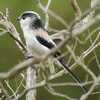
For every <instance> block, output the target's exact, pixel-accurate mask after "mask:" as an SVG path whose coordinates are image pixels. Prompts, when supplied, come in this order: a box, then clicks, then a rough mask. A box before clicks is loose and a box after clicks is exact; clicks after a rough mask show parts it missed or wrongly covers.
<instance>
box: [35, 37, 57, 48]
mask: <svg viewBox="0 0 100 100" xmlns="http://www.w3.org/2000/svg"><path fill="white" fill-rule="evenodd" d="M36 39H37V40H38V42H39V43H40V44H42V45H43V46H45V47H47V48H48V49H52V48H54V47H55V44H54V43H53V41H51V40H48V39H45V38H44V37H41V36H38V35H37V36H36Z"/></svg>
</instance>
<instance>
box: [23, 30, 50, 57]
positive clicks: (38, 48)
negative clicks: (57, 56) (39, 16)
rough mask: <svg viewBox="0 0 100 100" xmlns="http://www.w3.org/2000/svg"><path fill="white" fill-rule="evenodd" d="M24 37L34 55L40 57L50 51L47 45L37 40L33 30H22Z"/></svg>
mask: <svg viewBox="0 0 100 100" xmlns="http://www.w3.org/2000/svg"><path fill="white" fill-rule="evenodd" d="M24 37H25V40H26V45H27V48H28V50H29V51H30V52H31V53H32V54H33V56H34V57H36V58H37V57H38V58H40V57H42V56H44V55H46V54H47V53H48V52H49V51H50V50H49V49H48V48H47V47H45V46H43V45H42V44H40V43H39V42H38V41H37V39H36V37H35V36H34V33H33V32H29V33H25V32H24Z"/></svg>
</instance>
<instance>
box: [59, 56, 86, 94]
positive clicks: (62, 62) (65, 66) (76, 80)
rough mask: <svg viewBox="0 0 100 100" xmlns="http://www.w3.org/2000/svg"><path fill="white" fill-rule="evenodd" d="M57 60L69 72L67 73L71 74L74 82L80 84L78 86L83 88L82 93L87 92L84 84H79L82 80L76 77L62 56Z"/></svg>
mask: <svg viewBox="0 0 100 100" xmlns="http://www.w3.org/2000/svg"><path fill="white" fill-rule="evenodd" d="M58 61H59V62H60V63H61V65H62V66H63V67H64V68H65V69H66V70H67V71H68V72H69V74H70V75H71V77H72V78H73V79H74V81H75V82H77V83H78V84H79V86H80V88H81V89H82V90H83V92H84V93H86V92H87V89H86V87H85V86H82V85H80V83H82V81H81V80H80V78H79V77H77V76H76V75H75V74H74V73H73V72H72V71H71V70H70V69H69V67H68V66H67V65H66V63H65V60H64V58H59V59H58Z"/></svg>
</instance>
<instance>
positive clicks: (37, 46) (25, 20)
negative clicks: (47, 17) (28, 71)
mask: <svg viewBox="0 0 100 100" xmlns="http://www.w3.org/2000/svg"><path fill="white" fill-rule="evenodd" d="M18 20H19V22H20V26H21V29H22V31H23V33H24V38H25V40H26V45H27V47H28V49H29V51H30V52H31V53H32V55H33V56H34V57H35V58H36V59H37V58H42V56H44V55H46V54H48V53H49V52H50V51H51V49H52V48H54V47H56V44H55V43H54V41H53V40H52V39H51V38H50V36H49V35H48V32H47V31H46V30H45V29H44V27H43V24H42V21H41V18H40V16H39V15H38V14H37V13H36V12H33V11H25V12H24V13H23V14H21V16H19V17H18ZM57 55H58V53H55V54H54V55H52V56H54V57H57ZM58 61H59V62H60V64H61V65H62V66H63V68H64V69H66V70H67V71H68V72H69V73H70V75H71V77H72V78H73V79H74V80H75V81H76V82H77V83H78V84H80V83H81V80H80V78H78V77H77V76H76V75H75V74H74V73H73V72H72V71H71V70H70V69H69V68H68V66H67V65H66V63H65V62H64V59H63V58H61V59H58ZM80 87H81V88H82V90H83V92H84V93H85V92H86V89H85V87H83V86H81V85H80Z"/></svg>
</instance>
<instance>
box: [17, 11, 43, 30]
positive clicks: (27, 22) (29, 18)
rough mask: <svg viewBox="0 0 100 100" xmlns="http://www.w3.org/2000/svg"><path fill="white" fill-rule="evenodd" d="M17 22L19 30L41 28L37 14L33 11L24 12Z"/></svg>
mask: <svg viewBox="0 0 100 100" xmlns="http://www.w3.org/2000/svg"><path fill="white" fill-rule="evenodd" d="M18 21H19V22H20V25H21V28H22V29H23V28H25V27H29V28H34V29H37V28H41V27H42V22H41V18H40V16H39V14H37V13H36V12H34V11H25V12H24V13H22V14H21V15H20V16H19V17H18Z"/></svg>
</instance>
